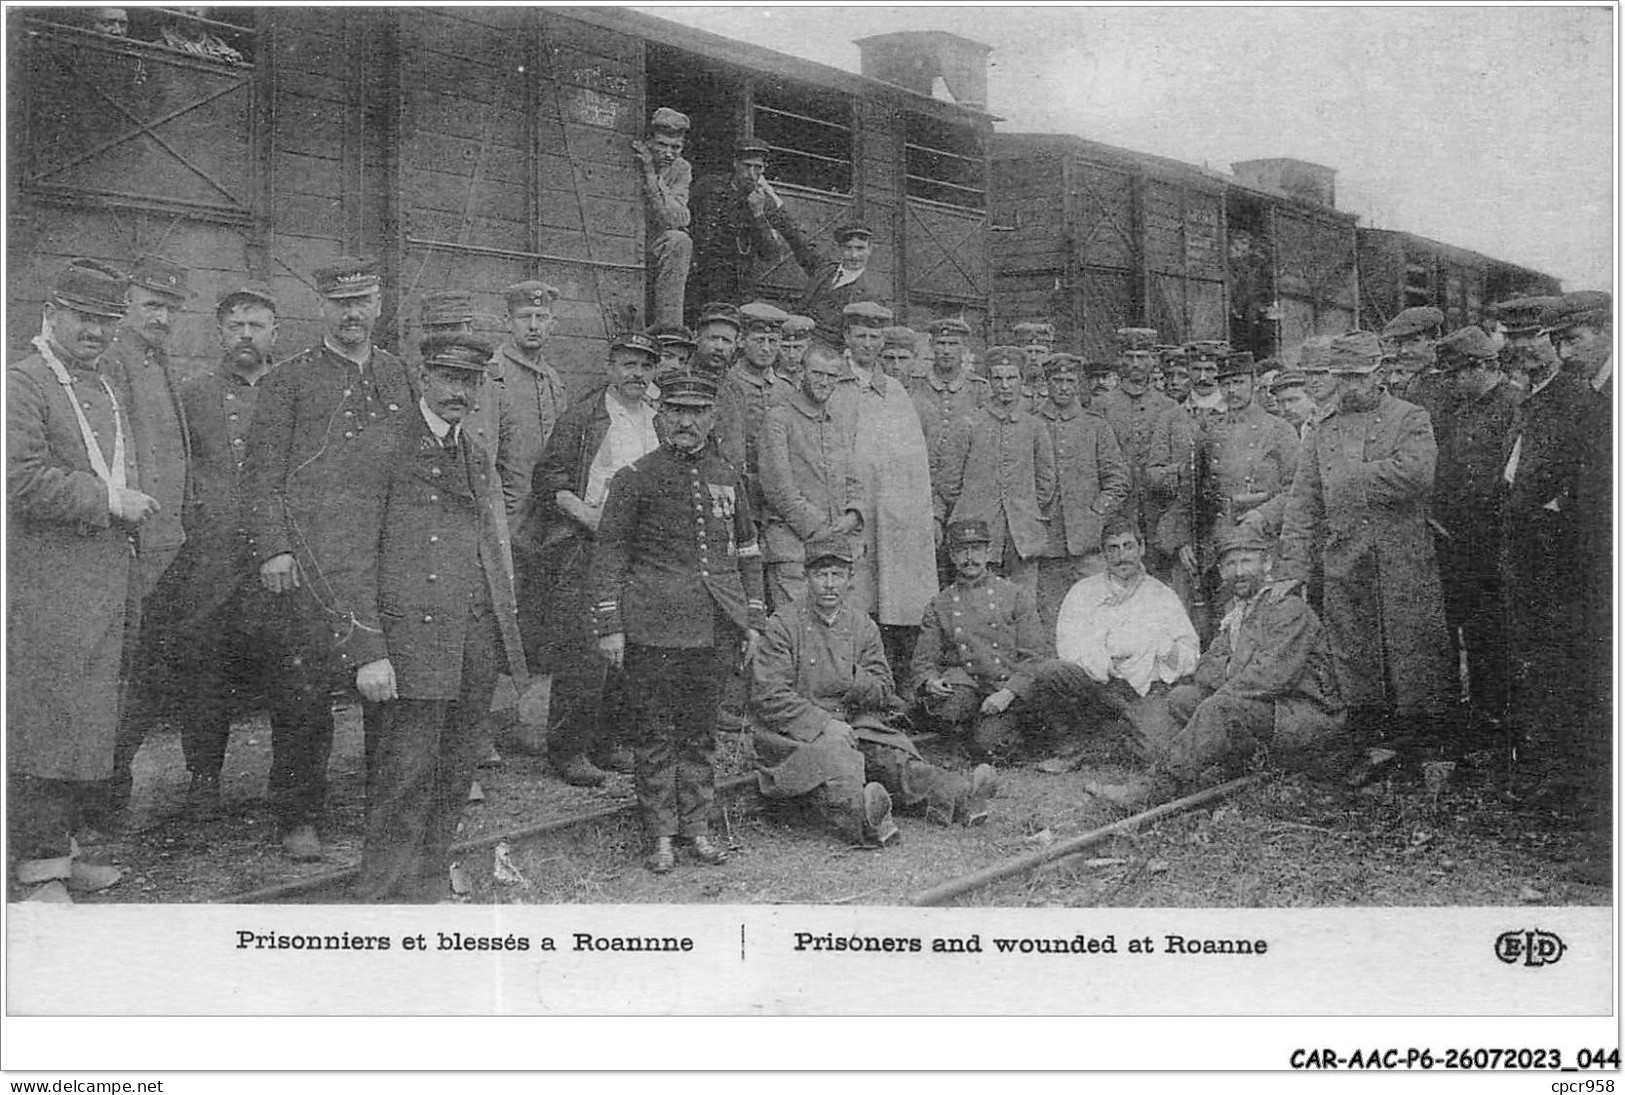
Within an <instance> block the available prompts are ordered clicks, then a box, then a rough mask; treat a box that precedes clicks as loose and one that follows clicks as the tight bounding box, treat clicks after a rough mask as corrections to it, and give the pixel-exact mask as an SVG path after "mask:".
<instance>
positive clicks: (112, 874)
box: [68, 859, 124, 893]
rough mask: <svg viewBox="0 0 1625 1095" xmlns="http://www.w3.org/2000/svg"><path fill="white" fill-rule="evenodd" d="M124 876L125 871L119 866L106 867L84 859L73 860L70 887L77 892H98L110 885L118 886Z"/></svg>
mask: <svg viewBox="0 0 1625 1095" xmlns="http://www.w3.org/2000/svg"><path fill="white" fill-rule="evenodd" d="M123 877H124V872H123V871H121V870H119V869H118V868H117V867H106V866H103V865H102V864H100V863H85V862H83V861H82V860H77V859H76V860H74V861H73V869H72V871H71V872H69V874H68V889H70V890H72V891H74V892H75V893H96V892H97V891H98V890H105V889H107V888H108V887H109V886H116V885H118V883H119V880H120V879H122V878H123Z"/></svg>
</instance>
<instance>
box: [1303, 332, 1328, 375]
mask: <svg viewBox="0 0 1625 1095" xmlns="http://www.w3.org/2000/svg"><path fill="white" fill-rule="evenodd" d="M1331 361H1332V336H1331V335H1310V336H1309V337H1308V338H1306V339H1304V340H1303V345H1302V346H1301V347H1299V349H1298V368H1299V369H1301V370H1302V371H1303V372H1306V373H1323V372H1326V371H1327V369H1328V368H1329V367H1330V365H1331Z"/></svg>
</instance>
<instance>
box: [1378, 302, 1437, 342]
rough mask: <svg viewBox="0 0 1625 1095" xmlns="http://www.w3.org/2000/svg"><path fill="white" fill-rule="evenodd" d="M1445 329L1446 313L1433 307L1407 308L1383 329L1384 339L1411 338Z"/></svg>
mask: <svg viewBox="0 0 1625 1095" xmlns="http://www.w3.org/2000/svg"><path fill="white" fill-rule="evenodd" d="M1443 327H1444V313H1443V312H1441V311H1439V310H1438V309H1437V308H1434V307H1432V306H1431V305H1428V306H1424V307H1421V308H1407V309H1405V310H1404V311H1403V312H1401V313H1399V315H1397V316H1395V317H1394V318H1393V319H1390V320H1389V321H1388V322H1387V323H1386V324H1384V325H1383V328H1382V337H1383V338H1410V337H1411V336H1412V335H1420V334H1426V333H1427V332H1428V331H1438V330H1441V329H1443Z"/></svg>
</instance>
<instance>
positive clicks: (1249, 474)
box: [1203, 403, 1299, 540]
mask: <svg viewBox="0 0 1625 1095" xmlns="http://www.w3.org/2000/svg"><path fill="white" fill-rule="evenodd" d="M1203 443H1204V444H1205V445H1206V446H1207V471H1208V475H1207V482H1206V483H1204V484H1203V487H1204V489H1205V490H1207V491H1208V492H1209V495H1210V499H1211V503H1210V504H1211V506H1212V508H1213V511H1214V517H1213V522H1212V524H1211V525H1210V526H1209V528H1208V529H1207V535H1208V537H1209V539H1210V540H1211V539H1212V538H1214V537H1217V536H1218V535H1219V533H1220V531H1221V530H1222V529H1225V528H1228V527H1230V526H1233V525H1234V524H1235V523H1236V522H1237V521H1239V520H1241V518H1242V517H1244V516H1246V514H1247V513H1249V512H1251V511H1252V510H1253V509H1257V508H1259V507H1269V506H1270V504H1271V503H1273V502H1274V500H1275V499H1276V498H1277V497H1279V496H1280V495H1283V494H1285V493H1286V491H1288V490H1289V489H1291V487H1292V475H1293V472H1294V471H1296V469H1297V466H1298V447H1299V442H1298V434H1297V431H1296V430H1294V429H1293V428H1292V426H1291V424H1290V423H1288V422H1287V421H1286V420H1285V419H1283V418H1277V417H1276V416H1275V415H1273V414H1270V413H1269V412H1268V411H1266V410H1264V408H1262V407H1260V406H1258V404H1256V403H1249V404H1247V406H1245V407H1243V408H1242V409H1241V410H1239V411H1227V412H1225V415H1224V417H1223V418H1221V419H1218V420H1216V421H1215V422H1214V424H1213V426H1212V428H1211V429H1210V431H1209V432H1208V434H1207V437H1206V439H1205V441H1204V442H1203ZM1238 494H1267V495H1269V497H1268V498H1266V499H1264V501H1263V502H1260V503H1258V504H1257V505H1255V506H1251V507H1248V508H1246V509H1241V508H1237V507H1236V506H1234V505H1233V504H1232V503H1231V501H1230V500H1231V499H1232V498H1233V497H1235V496H1236V495H1238ZM1269 512H1270V509H1269V508H1266V509H1265V513H1264V516H1265V517H1267V515H1268V514H1269Z"/></svg>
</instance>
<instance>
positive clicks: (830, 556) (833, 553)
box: [805, 532, 858, 570]
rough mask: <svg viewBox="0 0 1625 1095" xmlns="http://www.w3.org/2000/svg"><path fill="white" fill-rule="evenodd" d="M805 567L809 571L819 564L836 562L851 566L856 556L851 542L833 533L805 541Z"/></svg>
mask: <svg viewBox="0 0 1625 1095" xmlns="http://www.w3.org/2000/svg"><path fill="white" fill-rule="evenodd" d="M805 551H806V566H807V569H809V570H811V569H812V568H813V567H815V566H817V565H818V564H819V563H827V562H831V561H834V562H838V563H845V564H846V565H847V566H851V565H852V564H853V563H854V562H856V561H857V558H858V554H857V552H856V551H854V550H853V549H852V541H851V539H850V538H848V537H846V536H840V535H837V534H835V533H832V532H831V533H822V534H820V535H817V536H814V537H813V538H812V539H810V540H808V541H807V546H806V548H805Z"/></svg>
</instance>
